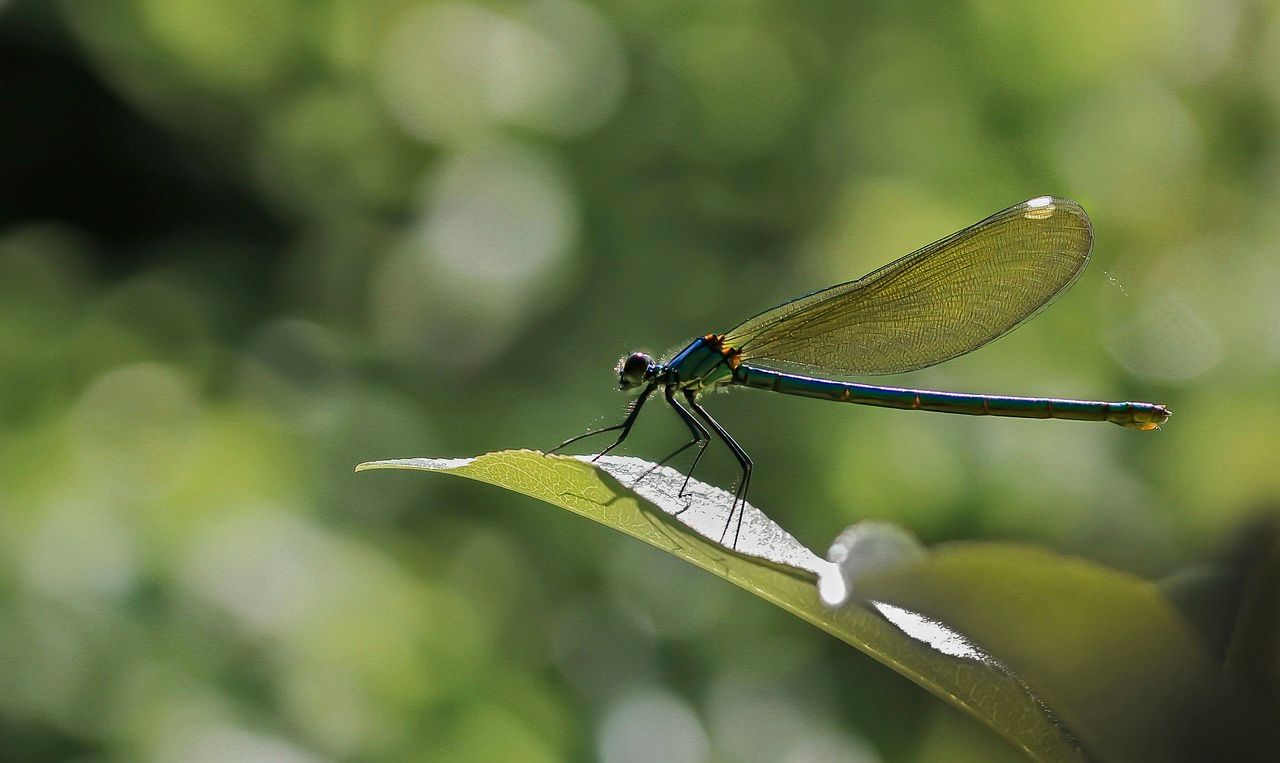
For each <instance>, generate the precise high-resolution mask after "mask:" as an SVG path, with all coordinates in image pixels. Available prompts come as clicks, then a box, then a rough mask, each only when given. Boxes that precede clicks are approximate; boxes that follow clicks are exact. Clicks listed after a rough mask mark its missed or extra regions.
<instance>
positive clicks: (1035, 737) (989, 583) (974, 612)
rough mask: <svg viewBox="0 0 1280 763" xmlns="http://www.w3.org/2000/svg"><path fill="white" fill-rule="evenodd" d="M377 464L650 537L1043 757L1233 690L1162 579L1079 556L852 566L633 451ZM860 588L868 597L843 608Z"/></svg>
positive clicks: (1109, 740)
mask: <svg viewBox="0 0 1280 763" xmlns="http://www.w3.org/2000/svg"><path fill="white" fill-rule="evenodd" d="M651 468H653V469H654V471H653V472H652V473H651V474H650V475H649V476H647V477H646V478H645V479H644V480H642V481H640V482H639V483H638V484H635V486H634V487H626V486H625V485H631V484H633V483H635V480H636V478H637V477H639V476H640V474H642V473H644V472H645V471H646V470H648V469H651ZM367 469H418V470H425V471H435V472H442V473H445V474H453V475H455V476H460V477H468V478H470V479H475V480H479V481H481V482H488V483H490V484H494V485H498V486H500V487H504V488H506V489H508V490H513V491H516V492H519V493H523V494H525V495H529V496H532V497H534V498H538V499H540V500H543V501H546V502H547V503H550V504H553V505H555V506H559V507H561V508H564V509H568V510H569V511H572V512H575V513H577V514H581V515H582V516H585V517H587V518H589V519H593V520H595V521H597V522H600V523H602V524H605V525H608V526H610V527H612V528H614V529H616V530H620V531H622V532H624V533H627V534H629V535H632V536H634V537H636V538H639V539H640V540H643V541H645V542H646V543H650V544H652V545H654V546H657V547H658V548H660V549H663V550H665V551H668V552H669V553H672V554H675V555H676V556H678V557H680V558H682V559H684V560H686V561H688V562H690V563H692V564H695V565H697V566H698V567H701V568H703V569H704V570H707V571H708V572H711V573H712V574H715V575H718V576H720V577H722V578H724V579H725V580H728V581H729V582H731V583H734V584H735V585H738V586H740V587H742V588H744V589H746V590H748V591H750V592H751V593H754V594H756V595H757V596H759V597H761V598H763V599H765V600H767V601H770V602H772V603H774V604H776V605H778V606H779V607H782V608H783V609H785V610H787V611H788V612H791V613H792V614H794V615H796V616H797V617H800V618H802V619H804V620H806V621H808V622H810V623H812V624H813V625H816V626H817V627H819V628H821V629H823V630H825V631H827V632H828V633H830V634H832V635H834V636H836V637H837V638H839V639H841V640H843V641H845V642H846V643H848V644H850V645H852V646H854V647H856V648H858V649H860V650H862V651H863V652H865V653H867V654H869V655H871V656H872V657H874V658H875V659H877V660H879V661H881V662H883V663H884V664H886V665H888V666H889V667H891V668H893V669H894V670H896V671H898V672H899V673H901V674H902V675H904V676H906V677H907V678H909V679H911V680H912V681H914V682H916V683H917V684H919V685H920V686H923V687H924V688H926V689H928V690H929V691H931V692H933V693H934V694H936V695H937V696H939V697H941V698H942V699H944V700H946V701H947V702H950V703H952V704H953V705H955V706H957V707H959V708H961V709H963V710H965V711H967V712H968V713H970V714H972V715H973V716H974V717H976V718H977V719H979V720H981V721H982V722H984V723H986V724H987V725H988V726H990V727H991V728H992V729H994V730H995V731H996V732H997V733H999V734H1000V735H1002V736H1003V737H1004V738H1005V739H1007V740H1008V741H1009V742H1010V743H1011V744H1013V745H1014V746H1015V747H1017V748H1019V749H1021V750H1023V751H1024V752H1026V753H1027V754H1029V755H1030V756H1031V757H1033V758H1035V759H1038V760H1087V759H1091V758H1097V759H1103V760H1111V759H1123V760H1161V759H1165V760H1168V759H1176V758H1178V757H1179V753H1180V751H1182V749H1183V748H1182V747H1181V745H1182V744H1183V741H1182V740H1183V736H1184V732H1186V733H1190V731H1191V730H1192V729H1194V728H1195V724H1194V723H1190V722H1189V721H1191V720H1194V719H1195V718H1197V717H1198V715H1197V712H1198V709H1199V706H1200V704H1202V703H1205V702H1209V701H1212V698H1213V697H1217V696H1220V694H1221V690H1222V689H1221V686H1220V677H1219V672H1218V669H1217V666H1216V664H1215V663H1214V661H1213V660H1212V659H1211V657H1210V656H1209V654H1208V652H1207V650H1206V649H1205V648H1204V647H1203V645H1202V644H1201V642H1200V641H1199V639H1198V638H1197V636H1196V635H1195V632H1194V630H1193V629H1192V628H1190V627H1189V626H1188V625H1187V623H1186V622H1185V621H1184V620H1183V619H1182V617H1181V615H1180V614H1179V613H1178V611H1177V610H1176V609H1175V608H1174V607H1173V606H1172V605H1171V604H1170V603H1169V602H1168V601H1167V600H1166V599H1165V598H1164V596H1163V595H1162V594H1161V592H1160V591H1159V589H1158V588H1156V587H1155V586H1154V585H1152V584H1150V583H1147V582H1145V581H1142V580H1140V579H1137V578H1134V577H1131V576H1129V575H1125V574H1122V573H1119V572H1116V571H1114V570H1109V569H1106V568H1103V567H1100V566H1097V565H1093V564H1090V563H1087V562H1084V561H1081V560H1078V559H1072V558H1067V557H1062V556H1059V555H1055V554H1052V553H1049V552H1046V551H1043V550H1038V549H1034V548H1027V547H1020V546H1009V545H1001V544H978V543H957V544H951V545H947V546H943V547H941V548H940V549H936V550H934V551H933V552H931V553H928V554H922V555H920V557H919V558H916V557H915V556H914V555H911V554H907V555H905V556H904V557H903V558H904V560H906V561H903V562H902V563H900V564H892V563H890V564H882V563H877V564H874V565H872V566H871V568H870V569H855V568H856V567H857V565H856V564H855V565H849V564H846V565H845V568H846V571H845V572H843V573H842V571H841V567H839V566H837V565H836V564H834V563H832V562H829V561H827V560H825V559H822V558H821V557H819V556H818V555H817V554H814V553H813V552H812V551H810V550H809V549H807V548H805V547H804V546H802V545H801V544H800V543H798V542H797V541H796V540H795V539H794V538H793V537H792V536H790V535H789V534H787V533H786V532H785V531H784V530H782V528H780V527H778V525H776V524H775V523H773V522H772V521H771V520H769V518H768V517H766V516H765V515H764V514H763V513H761V512H759V511H758V510H757V509H755V508H754V507H750V506H748V507H747V509H746V511H745V515H744V517H743V518H742V520H741V529H740V531H739V529H738V527H737V525H738V519H737V518H736V517H735V519H734V521H733V522H732V523H730V524H729V525H728V527H727V528H726V523H725V517H726V516H727V515H728V512H729V507H730V505H731V503H732V496H731V495H729V494H728V493H725V492H724V491H722V490H719V489H718V488H714V487H711V486H709V485H705V484H703V483H700V482H697V481H696V480H690V481H689V483H688V485H689V486H688V490H687V492H686V496H685V497H684V498H681V497H680V496H679V491H680V489H681V486H682V484H683V483H684V480H685V477H684V476H683V475H682V474H680V473H678V472H676V471H674V470H672V469H668V468H665V467H657V468H654V465H653V464H650V463H648V462H646V461H642V460H639V459H634V458H620V457H606V458H603V459H600V460H599V461H598V462H596V463H592V462H590V461H589V460H587V459H585V458H581V457H565V456H546V455H543V454H541V453H538V452H535V451H502V452H496V453H490V454H487V455H483V456H480V457H478V458H474V459H449V460H446V459H403V460H394V461H376V462H370V463H365V464H361V465H360V466H359V467H357V470H358V471H362V470H367ZM722 534H723V535H724V537H725V543H726V545H733V547H734V550H731V549H730V548H727V547H726V545H721V544H720V543H719V542H718V541H719V539H720V537H721V535H722ZM735 534H736V542H735ZM890 545H894V544H892V543H891V544H890ZM852 554H853V556H854V557H857V556H858V554H859V551H858V547H855V548H854V549H853V551H852ZM853 561H855V562H856V561H857V559H856V558H855V559H854V560H853ZM863 566H864V567H865V566H866V565H863ZM848 570H853V571H852V572H850V571H848ZM847 586H852V589H851V590H852V593H853V595H854V596H855V597H856V601H853V602H844V603H842V604H840V605H839V606H835V607H833V606H830V604H831V603H832V602H833V601H836V600H840V599H842V598H844V597H843V596H841V593H842V592H843V593H846V594H847V593H848V591H847V590H846V587H847ZM820 591H821V595H820ZM824 601H825V602H826V603H824Z"/></svg>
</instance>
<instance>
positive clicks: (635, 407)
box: [591, 384, 658, 462]
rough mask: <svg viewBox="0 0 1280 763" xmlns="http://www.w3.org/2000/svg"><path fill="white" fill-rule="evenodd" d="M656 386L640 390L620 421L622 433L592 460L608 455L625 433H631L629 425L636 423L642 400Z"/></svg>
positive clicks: (646, 398)
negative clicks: (625, 415)
mask: <svg viewBox="0 0 1280 763" xmlns="http://www.w3.org/2000/svg"><path fill="white" fill-rule="evenodd" d="M657 388H658V385H656V384H650V385H649V386H647V387H645V388H644V392H641V393H640V397H637V398H636V399H635V402H634V403H632V405H631V411H630V412H629V413H628V414H627V419H626V421H624V422H622V434H620V435H618V439H616V440H614V441H613V444H612V445H610V446H609V447H607V448H605V449H604V450H602V451H600V452H599V453H597V454H596V455H595V457H594V458H592V459H591V460H592V461H593V462H594V461H599V460H600V458H601V456H606V455H608V454H609V451H611V450H613V449H614V448H616V447H618V446H619V445H621V444H622V441H623V440H625V439H627V435H629V434H631V425H632V424H634V423H636V417H637V416H639V415H640V408H641V406H643V405H644V401H646V400H648V399H649V395H652V394H653V391H654V390H655V389H657Z"/></svg>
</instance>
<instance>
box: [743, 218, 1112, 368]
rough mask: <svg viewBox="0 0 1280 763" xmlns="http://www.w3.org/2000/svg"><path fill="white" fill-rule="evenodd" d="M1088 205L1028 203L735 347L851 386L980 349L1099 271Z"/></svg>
mask: <svg viewBox="0 0 1280 763" xmlns="http://www.w3.org/2000/svg"><path fill="white" fill-rule="evenodd" d="M1092 248H1093V228H1092V226H1091V225H1090V223H1089V217H1088V215H1086V214H1085V212H1084V209H1082V208H1081V207H1080V205H1079V204H1077V203H1075V202H1074V201H1071V200H1070V199H1059V198H1056V197H1051V196H1041V197H1039V198H1035V199H1031V200H1029V201H1025V202H1023V203H1021V204H1018V205H1015V206H1012V207H1009V208H1008V209H1006V210H1004V211H1001V212H997V213H996V214H994V215H992V216H991V217H988V218H987V219H985V220H983V221H982V222H979V223H976V224H974V225H971V226H969V227H968V228H965V229H964V230H962V231H960V232H958V233H954V234H952V235H950V236H948V237H946V238H944V239H942V240H941V241H935V242H934V243H932V244H929V245H928V246H926V247H924V248H923V249H920V250H918V251H916V252H913V253H911V254H908V255H907V256H905V257H903V258H901V259H899V260H896V261H894V262H891V263H889V264H888V265H885V266H884V267H882V268H880V269H879V270H876V271H873V272H871V273H869V274H867V275H865V276H863V277H862V278H859V279H858V280H856V281H849V282H848V283H842V284H839V285H836V286H832V287H830V288H827V289H823V290H821V291H816V292H813V293H812V294H808V295H806V296H803V297H800V298H798V299H794V300H792V301H790V302H787V303H786V304H783V305H780V306H778V307H775V308H773V309H772V310H768V311H766V312H763V313H761V314H759V315H757V316H756V317H754V318H752V319H750V320H748V321H746V322H745V323H743V324H741V325H739V326H738V327H737V328H734V329H732V330H731V331H729V332H728V333H727V335H726V338H725V341H726V343H727V344H729V345H730V346H731V347H737V348H740V349H741V350H742V356H741V357H742V360H744V361H751V362H753V363H757V364H759V365H770V364H771V363H772V364H783V365H803V366H812V367H816V368H821V369H825V370H828V371H830V372H833V373H836V374H842V375H853V376H856V375H863V374H893V373H900V372H903V371H911V370H914V369H917V368H924V367H925V366H931V365H933V364H935V363H941V362H942V361H944V360H949V359H951V358H954V357H956V356H958V355H963V354H965V353H966V352H969V351H971V350H975V349H977V348H979V347H981V346H982V345H984V344H986V343H987V342H990V341H992V340H993V339H996V338H998V337H1000V336H1003V335H1004V334H1006V333H1008V332H1009V331H1011V330H1013V329H1014V328H1016V327H1017V326H1018V324H1020V323H1022V322H1023V321H1025V320H1027V319H1028V318H1030V317H1031V316H1033V315H1035V313H1036V312H1037V311H1039V310H1040V309H1041V308H1043V307H1044V306H1045V305H1047V304H1049V303H1050V302H1052V301H1053V299H1054V298H1055V297H1057V296H1058V295H1059V294H1061V293H1062V292H1063V291H1065V290H1066V289H1067V287H1069V286H1070V285H1071V284H1072V283H1073V282H1074V281H1075V280H1076V278H1077V277H1079V275H1080V272H1081V271H1082V270H1083V269H1084V266H1085V265H1086V264H1087V263H1088V261H1089V251H1090V250H1091V249H1092Z"/></svg>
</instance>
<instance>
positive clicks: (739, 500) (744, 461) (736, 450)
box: [684, 390, 752, 548]
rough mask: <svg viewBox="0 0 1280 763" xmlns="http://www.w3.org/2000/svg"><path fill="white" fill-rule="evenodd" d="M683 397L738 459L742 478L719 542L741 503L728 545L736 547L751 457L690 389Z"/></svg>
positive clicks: (749, 482)
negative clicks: (699, 403)
mask: <svg viewBox="0 0 1280 763" xmlns="http://www.w3.org/2000/svg"><path fill="white" fill-rule="evenodd" d="M684 398H685V401H687V402H688V403H689V407H690V408H692V409H693V412H694V413H696V414H698V416H700V417H702V420H703V421H705V422H707V424H708V425H710V426H711V428H712V429H713V430H715V433H716V434H717V435H719V436H720V439H721V440H724V444H725V445H728V446H729V450H731V451H732V452H733V455H734V457H735V458H737V459H738V464H739V465H740V466H741V467H742V479H741V480H740V481H739V482H738V489H737V490H735V491H734V493H733V503H732V504H730V506H729V518H728V519H726V520H725V523H724V531H723V532H721V533H720V542H721V543H724V538H725V535H726V534H727V533H728V532H729V524H730V523H732V522H733V513H734V511H735V510H736V509H737V508H738V504H742V509H741V513H739V514H738V526H737V528H736V529H735V530H734V531H733V545H732V546H730V548H737V546H738V535H739V534H740V533H741V532H742V516H743V515H744V514H746V513H747V488H748V487H750V485H751V465H752V464H751V457H750V456H748V455H747V452H746V451H745V450H743V449H742V446H741V445H739V444H738V443H737V441H736V440H734V439H733V437H732V436H731V435H730V434H729V433H728V432H726V431H725V428H724V427H722V426H720V423H719V422H718V421H716V420H715V419H713V418H711V414H709V413H707V411H706V409H705V408H703V407H702V406H701V405H698V400H697V398H696V397H695V396H694V394H693V391H692V390H685V393H684Z"/></svg>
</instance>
